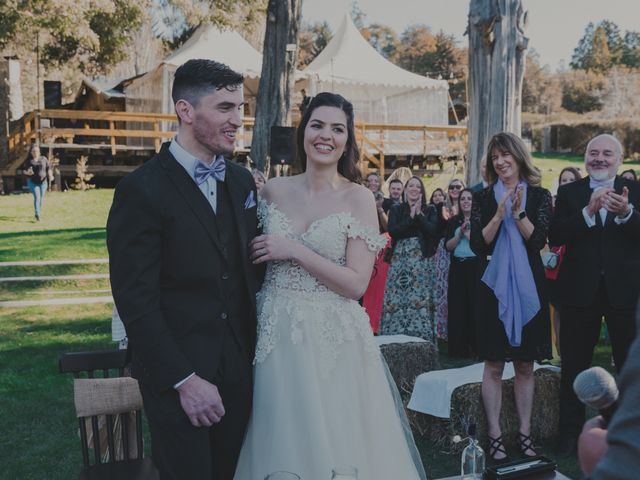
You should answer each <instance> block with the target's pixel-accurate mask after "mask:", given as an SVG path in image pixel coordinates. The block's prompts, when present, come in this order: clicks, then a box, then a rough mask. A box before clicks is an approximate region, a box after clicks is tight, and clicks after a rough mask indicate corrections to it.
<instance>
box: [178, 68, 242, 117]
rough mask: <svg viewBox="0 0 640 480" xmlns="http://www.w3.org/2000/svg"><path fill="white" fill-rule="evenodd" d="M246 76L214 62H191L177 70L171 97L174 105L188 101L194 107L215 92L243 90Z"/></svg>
mask: <svg viewBox="0 0 640 480" xmlns="http://www.w3.org/2000/svg"><path fill="white" fill-rule="evenodd" d="M243 82H244V76H243V75H242V74H241V73H238V72H235V71H233V70H231V69H230V68H229V67H228V66H227V65H225V64H223V63H219V62H216V61H214V60H205V59H194V60H189V61H188V62H186V63H184V64H183V65H181V66H179V67H178V69H177V70H176V73H175V77H174V79H173V89H172V90H171V96H172V97H173V103H174V104H175V103H177V101H178V100H186V101H187V102H189V103H190V104H191V105H193V106H194V107H195V106H197V105H198V102H199V101H200V98H201V97H203V96H204V95H208V94H209V93H212V91H213V90H221V89H223V88H226V89H227V90H231V91H233V90H237V89H238V88H242V83H243Z"/></svg>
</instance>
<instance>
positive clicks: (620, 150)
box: [584, 133, 624, 161]
mask: <svg viewBox="0 0 640 480" xmlns="http://www.w3.org/2000/svg"><path fill="white" fill-rule="evenodd" d="M602 137H604V138H607V139H609V140H611V141H612V142H613V143H614V144H615V146H616V153H617V154H618V158H619V159H620V161H622V160H624V159H623V158H622V154H623V153H624V149H623V148H622V143H620V140H618V139H617V138H616V137H615V136H613V135H611V134H610V133H601V134H600V135H596V136H595V137H593V138H592V139H591V140H589V143H587V149H586V150H585V151H584V155H585V158H586V156H587V154H588V153H589V148H590V147H591V144H592V143H593V142H595V141H596V140H597V139H598V138H602Z"/></svg>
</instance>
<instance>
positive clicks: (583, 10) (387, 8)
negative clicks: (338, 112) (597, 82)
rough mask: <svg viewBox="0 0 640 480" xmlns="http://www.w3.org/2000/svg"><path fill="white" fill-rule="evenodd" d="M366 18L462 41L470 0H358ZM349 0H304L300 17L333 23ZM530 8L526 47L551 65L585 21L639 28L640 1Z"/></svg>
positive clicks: (563, 1) (526, 0) (551, 0)
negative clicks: (424, 28) (417, 26)
mask: <svg viewBox="0 0 640 480" xmlns="http://www.w3.org/2000/svg"><path fill="white" fill-rule="evenodd" d="M358 4H359V6H360V9H361V10H362V11H363V12H364V13H365V14H366V20H367V22H368V23H382V24H385V25H388V26H390V27H392V28H393V29H394V30H395V31H396V32H397V33H398V34H400V33H401V32H402V31H403V30H404V28H405V27H406V26H407V25H410V24H414V23H423V24H426V25H428V26H430V27H431V28H432V29H433V30H434V32H437V31H439V30H444V31H445V32H446V33H450V34H454V35H455V36H456V38H458V39H459V40H460V45H463V44H466V42H467V37H464V36H463V34H464V31H465V29H466V27H467V15H468V12H469V0H358ZM350 5H351V0H304V1H303V3H302V15H303V19H304V20H305V21H309V22H315V21H322V20H326V21H328V22H329V24H330V25H331V27H332V28H333V30H334V31H335V29H336V28H337V27H338V25H339V23H340V21H341V19H342V17H343V15H344V12H345V11H350V10H351V8H350ZM523 5H524V8H525V10H528V11H529V27H528V30H527V34H528V36H529V46H530V47H531V48H534V49H535V50H536V51H537V52H538V53H539V54H540V59H541V62H542V63H543V64H547V65H549V66H550V67H551V68H552V69H553V70H556V69H557V68H558V67H559V66H560V65H561V62H562V61H564V63H565V64H566V66H568V65H569V61H570V60H571V54H572V53H573V49H574V48H575V47H576V45H577V44H578V40H580V38H581V37H582V35H583V33H584V29H585V27H586V26H587V24H588V23H589V22H590V21H592V22H594V23H596V22H599V21H600V20H603V19H609V20H611V21H613V22H615V23H616V24H617V25H618V26H619V27H620V29H621V30H622V32H623V33H624V31H625V30H635V31H640V0H523Z"/></svg>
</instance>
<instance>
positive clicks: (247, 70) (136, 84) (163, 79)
mask: <svg viewBox="0 0 640 480" xmlns="http://www.w3.org/2000/svg"><path fill="white" fill-rule="evenodd" d="M194 58H205V59H209V60H215V61H217V62H220V63H224V64H226V65H228V66H229V67H231V68H232V69H233V70H235V71H236V72H238V73H242V74H243V75H244V76H245V82H244V87H245V88H244V90H245V99H246V101H247V103H248V107H247V109H248V110H249V111H246V112H245V114H250V115H251V114H253V110H252V108H253V107H254V105H255V97H256V94H257V91H258V82H259V79H260V74H261V71H262V54H261V53H260V52H258V51H257V50H256V49H255V48H253V47H252V46H251V44H249V42H247V41H246V40H245V39H244V38H242V36H241V35H240V34H239V33H238V32H236V31H233V30H220V29H218V28H217V27H214V26H212V25H203V26H201V27H200V28H198V29H197V30H196V31H195V32H194V33H193V35H192V36H191V37H190V38H189V40H187V41H186V42H185V44H184V45H182V46H181V47H180V48H179V49H178V50H176V51H175V52H173V53H172V54H171V55H169V56H168V57H167V58H165V59H164V60H163V61H162V62H160V63H159V64H158V65H157V66H156V67H155V68H153V69H151V70H149V71H148V72H146V73H145V74H144V75H141V76H139V77H137V78H133V79H131V80H127V81H125V87H124V92H125V95H126V110H127V111H131V112H160V113H173V111H174V107H173V101H172V99H171V89H172V87H173V75H174V73H175V71H176V69H177V68H178V67H179V66H180V65H182V64H184V63H185V62H187V61H188V60H192V59H194Z"/></svg>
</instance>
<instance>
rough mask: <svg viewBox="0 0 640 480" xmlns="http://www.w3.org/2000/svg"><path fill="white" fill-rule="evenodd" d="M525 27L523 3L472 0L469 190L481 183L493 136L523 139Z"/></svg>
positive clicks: (470, 16)
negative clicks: (504, 134)
mask: <svg viewBox="0 0 640 480" xmlns="http://www.w3.org/2000/svg"><path fill="white" fill-rule="evenodd" d="M525 26H526V12H524V10H523V7H522V1H521V0H471V3H470V5H469V24H468V27H467V32H468V34H469V123H468V129H469V148H468V155H467V173H466V176H467V179H466V180H467V184H468V185H473V184H475V183H477V182H479V181H480V179H481V178H480V160H481V159H482V156H483V155H484V154H485V148H486V145H487V143H488V142H489V139H490V138H491V137H492V136H493V135H494V134H496V133H499V132H512V133H515V134H516V135H520V133H521V132H520V130H521V113H522V112H521V107H522V79H523V77H524V66H525V59H526V49H527V45H528V43H529V39H528V38H527V37H526V36H525V32H524V29H525Z"/></svg>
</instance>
